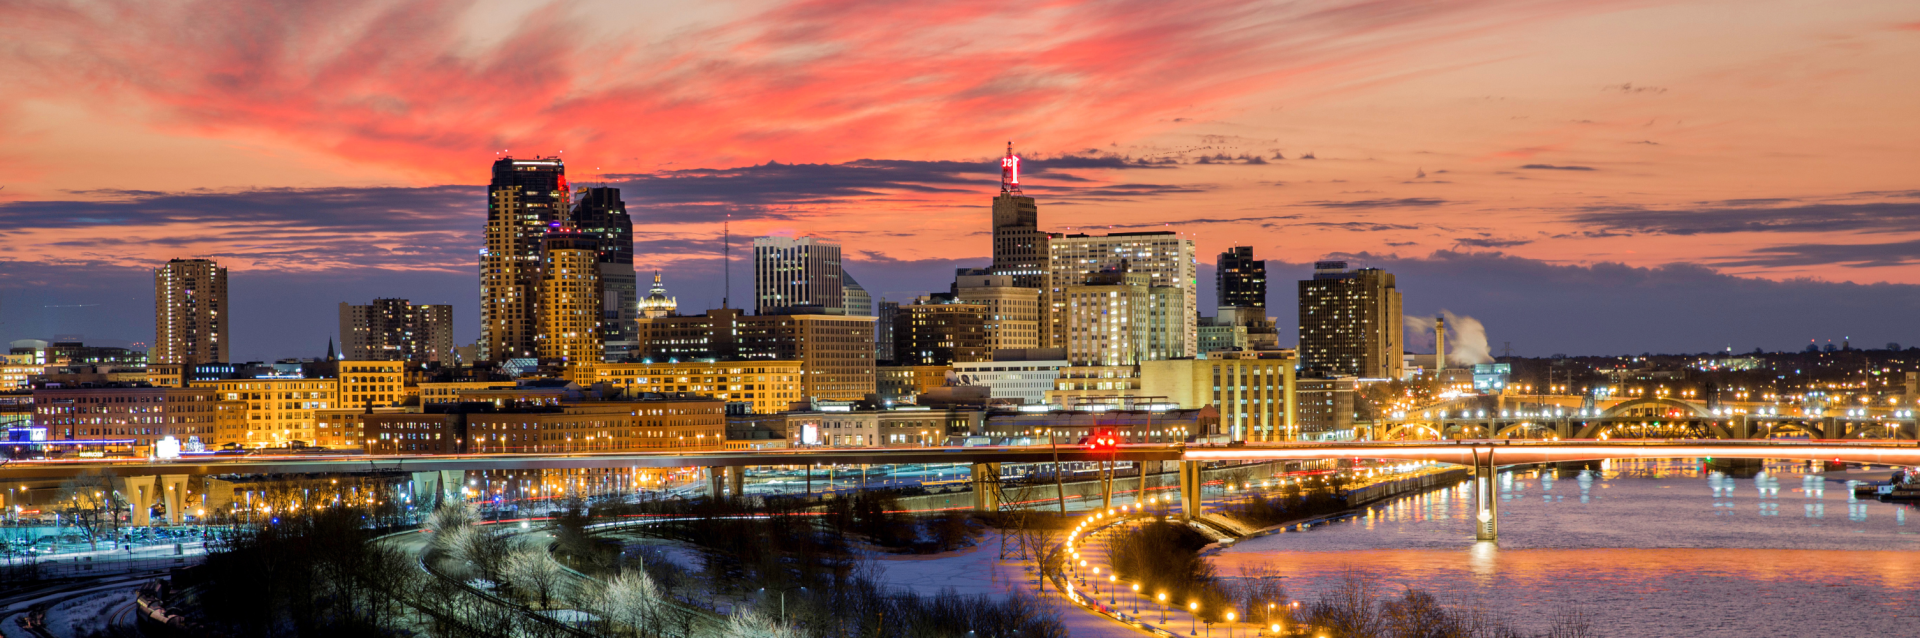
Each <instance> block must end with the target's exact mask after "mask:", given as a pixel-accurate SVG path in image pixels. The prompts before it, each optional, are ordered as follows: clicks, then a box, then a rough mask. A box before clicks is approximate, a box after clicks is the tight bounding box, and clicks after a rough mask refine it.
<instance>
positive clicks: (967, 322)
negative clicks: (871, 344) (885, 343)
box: [893, 297, 991, 366]
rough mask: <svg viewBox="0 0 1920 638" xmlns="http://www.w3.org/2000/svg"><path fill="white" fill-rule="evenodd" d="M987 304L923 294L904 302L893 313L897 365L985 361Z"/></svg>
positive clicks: (987, 355)
mask: <svg viewBox="0 0 1920 638" xmlns="http://www.w3.org/2000/svg"><path fill="white" fill-rule="evenodd" d="M990 314H991V309H990V308H988V306H986V305H985V304H975V303H964V302H945V303H942V302H940V301H936V300H934V299H933V298H931V297H921V298H920V299H918V300H917V301H916V302H915V303H914V304H913V305H910V306H901V307H900V309H899V310H897V311H895V314H894V316H893V363H894V365H897V366H944V365H951V364H953V363H956V362H960V361H986V360H987V359H989V358H990V353H989V351H988V350H987V327H986V326H987V317H988V316H989V315H990Z"/></svg>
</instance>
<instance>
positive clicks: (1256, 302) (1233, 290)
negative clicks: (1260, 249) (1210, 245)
mask: <svg viewBox="0 0 1920 638" xmlns="http://www.w3.org/2000/svg"><path fill="white" fill-rule="evenodd" d="M1214 266H1215V268H1214V282H1213V290H1214V292H1215V293H1216V294H1217V297H1216V299H1218V300H1219V306H1220V307H1222V308H1265V307H1267V262H1265V261H1262V260H1259V259H1254V258H1253V247H1252V246H1234V247H1232V248H1228V249H1227V251H1226V252H1223V253H1220V257H1219V259H1218V260H1216V261H1215V262H1214Z"/></svg>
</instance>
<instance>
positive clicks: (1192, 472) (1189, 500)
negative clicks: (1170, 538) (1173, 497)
mask: <svg viewBox="0 0 1920 638" xmlns="http://www.w3.org/2000/svg"><path fill="white" fill-rule="evenodd" d="M1177 463H1179V464H1180V520H1183V521H1191V520H1193V517H1195V516H1199V515H1200V484H1201V483H1202V481H1201V478H1200V462H1199V461H1177Z"/></svg>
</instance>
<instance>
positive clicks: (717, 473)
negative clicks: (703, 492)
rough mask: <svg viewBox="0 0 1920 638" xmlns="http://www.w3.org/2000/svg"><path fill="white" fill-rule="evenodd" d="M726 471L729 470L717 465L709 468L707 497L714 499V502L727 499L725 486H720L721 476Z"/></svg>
mask: <svg viewBox="0 0 1920 638" xmlns="http://www.w3.org/2000/svg"><path fill="white" fill-rule="evenodd" d="M726 470H727V468H725V467H721V466H717V465H713V466H708V467H707V496H710V497H712V498H713V500H716V501H717V500H720V499H723V498H726V497H727V493H726V491H725V490H723V489H722V487H723V486H722V485H721V484H720V479H721V474H723V473H725V472H726Z"/></svg>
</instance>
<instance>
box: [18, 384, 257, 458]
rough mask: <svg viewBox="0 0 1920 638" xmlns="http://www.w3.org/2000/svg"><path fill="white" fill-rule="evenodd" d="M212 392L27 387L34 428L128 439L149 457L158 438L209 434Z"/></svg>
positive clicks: (50, 434) (200, 438)
mask: <svg viewBox="0 0 1920 638" xmlns="http://www.w3.org/2000/svg"><path fill="white" fill-rule="evenodd" d="M218 401H219V400H218V398H216V393H215V391H214V390H213V389H210V388H156V387H152V386H145V385H126V384H103V385H99V386H95V387H77V388H55V387H41V388H34V390H33V406H34V427H36V428H44V429H45V430H46V432H47V438H48V439H53V440H67V441H106V440H120V441H128V442H129V445H130V446H131V447H132V450H131V451H132V453H133V454H135V455H139V456H150V455H153V454H154V453H155V452H156V446H157V445H158V444H159V443H160V442H161V441H162V440H164V439H168V438H171V439H173V440H174V441H175V442H177V443H180V444H182V445H186V444H189V443H194V442H201V443H204V441H205V440H206V439H207V438H209V437H212V436H213V435H214V414H215V413H214V406H215V404H216V403H218Z"/></svg>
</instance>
